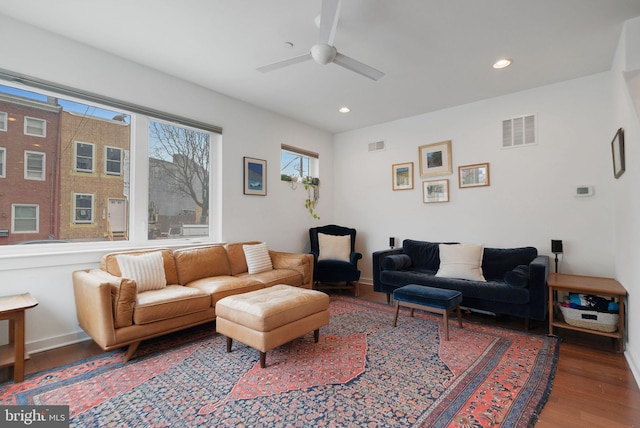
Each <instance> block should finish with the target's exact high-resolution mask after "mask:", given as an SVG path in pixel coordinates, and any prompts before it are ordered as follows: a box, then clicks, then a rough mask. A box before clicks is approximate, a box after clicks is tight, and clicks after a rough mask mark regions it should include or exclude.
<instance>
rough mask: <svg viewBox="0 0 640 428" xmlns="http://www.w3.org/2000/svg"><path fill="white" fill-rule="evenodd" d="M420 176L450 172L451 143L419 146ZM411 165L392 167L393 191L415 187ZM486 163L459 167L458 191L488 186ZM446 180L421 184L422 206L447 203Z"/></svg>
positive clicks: (487, 165)
mask: <svg viewBox="0 0 640 428" xmlns="http://www.w3.org/2000/svg"><path fill="white" fill-rule="evenodd" d="M418 165H419V173H420V177H437V176H442V175H450V174H452V173H453V162H452V157H451V140H447V141H441V142H439V143H433V144H425V145H422V146H419V147H418ZM413 166H414V163H413V162H404V163H396V164H393V165H392V166H391V174H392V190H394V191H395V190H411V189H413V188H414V184H413V181H414V178H413V177H414V173H413ZM490 184H491V181H490V168H489V163H488V162H484V163H477V164H471V165H460V166H458V188H460V189H465V188H472V187H483V186H489V185H490ZM449 195H450V192H449V179H448V178H438V179H433V180H424V181H423V182H422V202H423V203H425V204H430V203H438V202H449V200H450V198H449Z"/></svg>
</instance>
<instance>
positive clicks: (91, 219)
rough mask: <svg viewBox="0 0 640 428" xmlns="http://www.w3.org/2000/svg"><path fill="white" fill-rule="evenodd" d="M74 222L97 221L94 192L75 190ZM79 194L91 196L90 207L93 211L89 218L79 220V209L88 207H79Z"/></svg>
mask: <svg viewBox="0 0 640 428" xmlns="http://www.w3.org/2000/svg"><path fill="white" fill-rule="evenodd" d="M72 195H73V218H72V223H73V224H93V223H94V222H95V198H96V197H95V195H94V194H93V193H79V192H73V193H72ZM79 196H89V197H90V198H91V208H88V209H89V210H90V212H91V218H90V219H89V220H78V209H87V208H83V207H80V208H78V197H79Z"/></svg>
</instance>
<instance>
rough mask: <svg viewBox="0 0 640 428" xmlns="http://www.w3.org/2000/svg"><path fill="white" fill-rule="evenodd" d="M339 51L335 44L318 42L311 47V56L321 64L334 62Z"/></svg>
mask: <svg viewBox="0 0 640 428" xmlns="http://www.w3.org/2000/svg"><path fill="white" fill-rule="evenodd" d="M337 53H338V51H337V50H336V48H334V47H333V46H329V45H326V44H324V43H317V44H315V45H313V46H312V47H311V57H312V58H313V60H314V61H315V62H317V63H318V64H320V65H325V64H329V63H330V62H333V60H334V59H335V57H336V54H337Z"/></svg>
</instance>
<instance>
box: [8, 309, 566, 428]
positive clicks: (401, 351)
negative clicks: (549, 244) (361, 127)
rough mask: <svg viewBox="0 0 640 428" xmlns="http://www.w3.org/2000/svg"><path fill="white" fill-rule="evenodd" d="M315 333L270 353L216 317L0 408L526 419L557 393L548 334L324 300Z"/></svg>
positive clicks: (59, 375) (187, 420)
mask: <svg viewBox="0 0 640 428" xmlns="http://www.w3.org/2000/svg"><path fill="white" fill-rule="evenodd" d="M330 311H331V323H330V324H329V325H328V326H326V327H323V328H322V329H321V330H320V342H319V343H317V344H316V343H314V342H313V334H311V333H310V334H308V335H305V336H304V337H301V338H299V339H296V340H294V341H292V342H290V343H288V344H286V345H284V346H281V347H279V348H277V349H274V350H273V351H270V352H268V353H267V367H266V368H264V369H260V363H259V356H258V352H257V351H256V350H254V349H252V348H249V347H246V346H244V345H242V344H241V343H238V342H234V348H233V352H231V353H227V352H226V345H225V339H224V337H222V336H221V335H219V334H216V333H215V331H213V324H210V325H207V326H200V327H198V328H194V329H191V330H187V331H184V332H181V333H176V334H173V335H169V336H165V337H163V338H159V339H156V340H153V341H148V342H143V344H142V345H141V347H140V349H139V351H138V354H137V356H136V358H135V359H133V360H131V361H129V362H128V363H126V364H125V363H123V358H124V350H118V351H112V352H108V353H105V354H103V355H100V356H97V357H94V358H90V359H87V360H84V361H81V362H78V363H74V364H70V365H67V366H64V367H60V368H57V369H54V370H50V371H47V372H43V373H37V374H33V375H29V376H27V377H26V379H25V381H24V382H23V383H20V384H14V383H13V382H8V383H5V384H2V385H0V404H3V405H15V404H18V405H20V404H30V405H69V406H70V418H71V421H70V422H71V426H79V427H97V426H112V427H181V426H208V427H213V426H291V427H295V426H303V427H308V426H338V427H343V426H385V427H411V426H416V427H447V426H452V427H489V426H491V427H498V426H503V427H519V426H522V427H526V426H531V425H533V424H534V423H535V421H536V419H537V415H538V413H539V412H540V410H541V409H542V406H543V405H544V403H545V401H546V399H547V397H548V394H549V392H550V389H551V384H552V380H553V375H554V373H555V367H556V362H557V358H558V345H559V341H558V339H557V338H555V337H551V336H540V335H533V334H526V333H521V332H517V331H511V330H505V329H499V328H495V327H489V326H484V325H478V324H471V323H465V325H464V328H462V329H460V328H458V327H457V322H451V323H450V324H451V325H450V340H449V341H445V340H442V334H443V331H442V322H441V317H440V316H436V315H431V314H427V313H424V312H421V311H416V314H415V317H414V318H410V317H409V316H408V311H407V310H404V311H402V310H401V314H400V318H399V320H398V326H397V327H396V328H393V327H392V323H393V308H392V307H391V306H388V305H383V304H379V303H373V302H366V301H362V300H357V299H354V298H351V297H332V299H331V306H330Z"/></svg>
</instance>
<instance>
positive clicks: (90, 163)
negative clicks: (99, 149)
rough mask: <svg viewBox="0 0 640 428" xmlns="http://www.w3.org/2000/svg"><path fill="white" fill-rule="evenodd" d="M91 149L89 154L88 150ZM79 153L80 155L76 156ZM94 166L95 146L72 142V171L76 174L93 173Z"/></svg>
mask: <svg viewBox="0 0 640 428" xmlns="http://www.w3.org/2000/svg"><path fill="white" fill-rule="evenodd" d="M89 148H91V153H89V152H88V149H89ZM78 152H80V154H78ZM95 165H96V145H95V144H93V143H85V142H83V141H74V144H73V169H74V171H77V172H94V171H95Z"/></svg>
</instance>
